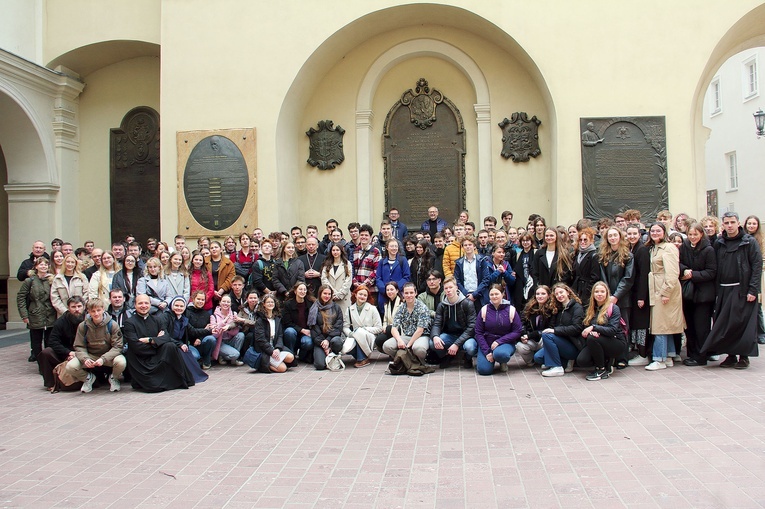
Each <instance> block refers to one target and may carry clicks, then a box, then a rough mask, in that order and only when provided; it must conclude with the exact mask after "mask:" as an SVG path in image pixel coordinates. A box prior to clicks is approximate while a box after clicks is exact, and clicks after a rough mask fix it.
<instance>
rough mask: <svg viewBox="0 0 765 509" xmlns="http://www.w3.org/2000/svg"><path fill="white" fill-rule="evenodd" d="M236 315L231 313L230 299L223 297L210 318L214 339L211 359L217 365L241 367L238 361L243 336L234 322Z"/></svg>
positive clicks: (240, 362) (241, 363) (226, 296)
mask: <svg viewBox="0 0 765 509" xmlns="http://www.w3.org/2000/svg"><path fill="white" fill-rule="evenodd" d="M235 316H236V314H235V313H234V312H233V311H231V297H229V296H228V295H224V296H223V297H221V299H220V303H219V304H218V307H217V308H215V312H214V313H213V314H212V316H211V317H210V325H212V331H211V332H212V335H213V336H214V337H215V341H216V343H215V348H214V349H213V353H212V358H213V359H217V360H218V364H226V363H228V362H230V363H231V365H232V366H242V365H243V364H244V363H243V362H242V361H240V360H239V356H240V355H241V349H242V343H243V342H244V334H243V333H242V332H239V328H238V327H237V325H236V322H235V321H234V317H235Z"/></svg>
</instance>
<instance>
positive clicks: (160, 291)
mask: <svg viewBox="0 0 765 509" xmlns="http://www.w3.org/2000/svg"><path fill="white" fill-rule="evenodd" d="M101 263H102V265H103V261H102V262H101ZM144 270H145V274H144V276H143V277H142V278H141V279H139V280H138V285H137V286H136V296H138V295H148V296H149V300H150V302H151V311H150V313H151V314H155V313H158V312H162V311H164V310H165V309H167V306H168V305H169V304H170V302H171V301H172V300H173V297H175V295H170V285H169V284H168V283H167V278H166V277H165V271H164V270H163V268H162V264H161V263H160V261H159V259H157V258H149V259H148V260H146V269H144Z"/></svg>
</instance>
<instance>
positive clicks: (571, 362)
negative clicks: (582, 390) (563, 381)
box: [563, 360, 574, 373]
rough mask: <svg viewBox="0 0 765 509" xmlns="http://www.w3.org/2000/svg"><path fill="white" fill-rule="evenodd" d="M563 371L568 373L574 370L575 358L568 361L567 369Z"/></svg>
mask: <svg viewBox="0 0 765 509" xmlns="http://www.w3.org/2000/svg"><path fill="white" fill-rule="evenodd" d="M563 371H565V372H566V373H571V372H572V371H574V361H573V360H570V361H568V362H567V363H566V369H564V370H563Z"/></svg>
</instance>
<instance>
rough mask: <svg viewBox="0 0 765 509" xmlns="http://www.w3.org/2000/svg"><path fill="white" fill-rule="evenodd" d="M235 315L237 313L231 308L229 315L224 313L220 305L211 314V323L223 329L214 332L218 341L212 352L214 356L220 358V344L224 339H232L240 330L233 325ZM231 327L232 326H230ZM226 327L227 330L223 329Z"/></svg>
mask: <svg viewBox="0 0 765 509" xmlns="http://www.w3.org/2000/svg"><path fill="white" fill-rule="evenodd" d="M234 316H236V313H234V312H233V311H231V310H230V309H229V311H228V315H225V316H224V315H223V312H222V311H221V309H220V306H218V307H216V308H215V312H214V313H213V314H212V315H210V325H212V326H213V327H217V328H219V329H222V330H221V332H219V333H218V334H213V336H215V339H217V341H216V342H215V348H214V349H213V352H212V358H213V359H216V360H217V359H218V354H219V353H220V345H221V343H223V340H224V339H231V338H233V337H234V336H236V335H237V333H238V332H239V327H231V326H232V325H233V324H234ZM228 327H231V328H228ZM223 329H225V330H223Z"/></svg>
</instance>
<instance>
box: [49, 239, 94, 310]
mask: <svg viewBox="0 0 765 509" xmlns="http://www.w3.org/2000/svg"><path fill="white" fill-rule="evenodd" d="M88 290H89V283H88V280H87V278H86V277H85V275H84V274H83V273H82V272H80V261H79V260H78V259H77V257H76V256H74V255H73V254H71V253H70V254H68V255H66V256H65V257H64V265H63V266H62V267H61V271H60V272H59V273H58V274H56V275H55V276H54V277H53V282H52V283H51V285H50V301H51V304H53V307H54V308H55V309H56V315H57V316H58V317H60V316H61V315H63V314H64V313H65V312H66V310H67V307H66V302H67V301H68V300H69V298H70V297H77V296H79V297H83V298H84V297H85V295H87V293H88Z"/></svg>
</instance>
